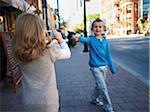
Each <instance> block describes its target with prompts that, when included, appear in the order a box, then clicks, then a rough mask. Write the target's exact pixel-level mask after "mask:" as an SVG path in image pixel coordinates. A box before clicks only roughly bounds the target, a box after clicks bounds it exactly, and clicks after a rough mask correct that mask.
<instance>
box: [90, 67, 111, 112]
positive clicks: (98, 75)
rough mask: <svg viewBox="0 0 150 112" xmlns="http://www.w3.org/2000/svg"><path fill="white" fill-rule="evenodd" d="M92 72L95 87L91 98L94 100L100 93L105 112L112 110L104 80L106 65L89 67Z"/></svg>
mask: <svg viewBox="0 0 150 112" xmlns="http://www.w3.org/2000/svg"><path fill="white" fill-rule="evenodd" d="M90 70H91V71H92V74H93V76H94V78H95V83H96V86H95V89H94V92H93V94H92V96H91V100H95V99H96V98H98V97H99V95H101V97H102V100H103V103H104V110H105V111H106V112H113V109H112V104H111V101H110V97H109V95H108V90H107V85H106V82H105V79H106V73H107V66H103V67H98V68H90Z"/></svg>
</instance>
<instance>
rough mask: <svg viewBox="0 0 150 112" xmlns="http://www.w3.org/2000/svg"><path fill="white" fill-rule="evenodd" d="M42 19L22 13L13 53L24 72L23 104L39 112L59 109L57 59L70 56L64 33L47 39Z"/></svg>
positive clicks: (18, 22)
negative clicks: (56, 74)
mask: <svg viewBox="0 0 150 112" xmlns="http://www.w3.org/2000/svg"><path fill="white" fill-rule="evenodd" d="M45 32H46V30H45V27H44V23H43V21H42V20H41V19H40V17H39V16H37V15H35V14H29V13H23V14H21V15H19V16H18V18H17V19H16V23H15V33H14V34H15V35H14V38H13V53H14V55H15V57H16V59H17V61H18V63H19V64H20V66H21V69H22V72H23V79H22V85H21V88H20V89H19V90H20V92H19V93H21V99H22V100H21V102H22V103H21V104H23V107H24V108H25V109H27V110H28V109H29V110H30V111H36V112H58V109H59V97H58V90H57V83H56V76H55V66H54V62H55V61H56V60H58V59H67V58H69V57H70V56H71V52H70V50H69V47H68V45H67V44H66V43H65V41H64V39H63V38H62V36H61V34H60V33H59V32H57V31H56V30H55V29H53V32H54V37H55V38H54V39H49V40H50V41H51V42H49V43H50V44H47V43H46V42H47V41H46V33H45Z"/></svg>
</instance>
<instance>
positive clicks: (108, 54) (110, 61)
mask: <svg viewBox="0 0 150 112" xmlns="http://www.w3.org/2000/svg"><path fill="white" fill-rule="evenodd" d="M106 52H107V53H106V57H107V61H108V67H109V68H110V71H111V73H116V71H117V70H116V67H115V66H114V65H113V63H112V57H111V52H110V47H109V44H108V42H107V45H106Z"/></svg>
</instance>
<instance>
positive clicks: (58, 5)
mask: <svg viewBox="0 0 150 112" xmlns="http://www.w3.org/2000/svg"><path fill="white" fill-rule="evenodd" d="M57 16H58V27H59V28H60V15H59V0H57Z"/></svg>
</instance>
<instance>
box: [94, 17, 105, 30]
mask: <svg viewBox="0 0 150 112" xmlns="http://www.w3.org/2000/svg"><path fill="white" fill-rule="evenodd" d="M96 22H103V20H101V19H99V18H97V19H95V20H94V21H93V22H92V25H91V30H93V26H94V24H95V23H96ZM103 23H104V22H103Z"/></svg>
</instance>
